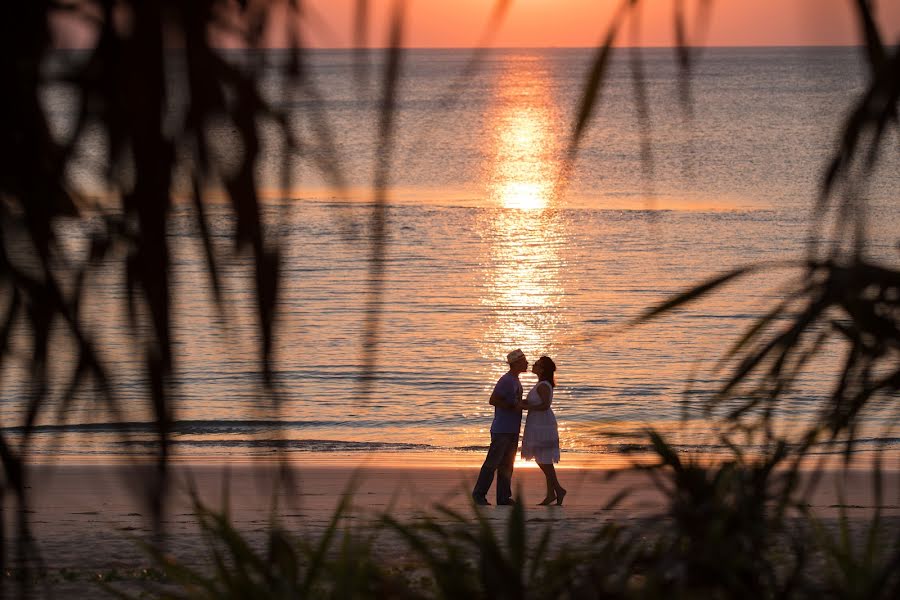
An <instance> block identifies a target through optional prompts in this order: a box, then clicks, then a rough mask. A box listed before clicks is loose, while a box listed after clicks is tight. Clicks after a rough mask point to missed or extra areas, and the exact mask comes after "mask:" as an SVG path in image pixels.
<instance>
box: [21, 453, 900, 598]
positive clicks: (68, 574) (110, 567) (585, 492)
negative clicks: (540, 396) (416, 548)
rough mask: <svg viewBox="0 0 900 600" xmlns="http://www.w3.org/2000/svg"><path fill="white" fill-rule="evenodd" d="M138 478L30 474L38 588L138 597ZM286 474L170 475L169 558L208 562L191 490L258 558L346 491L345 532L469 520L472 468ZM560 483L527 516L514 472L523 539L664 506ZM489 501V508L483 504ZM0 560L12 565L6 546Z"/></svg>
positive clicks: (125, 471)
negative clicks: (386, 521)
mask: <svg viewBox="0 0 900 600" xmlns="http://www.w3.org/2000/svg"><path fill="white" fill-rule="evenodd" d="M226 474H227V476H226ZM147 475H148V471H145V470H143V468H137V467H133V466H132V467H126V466H121V465H120V466H111V465H82V466H73V465H67V466H49V465H42V466H35V467H33V469H32V471H31V479H30V480H29V490H28V491H29V493H30V494H31V498H30V507H29V510H30V511H31V512H30V514H29V517H30V522H31V524H32V532H33V535H34V538H35V539H36V541H37V547H38V549H39V552H40V561H41V563H42V564H43V566H44V567H45V568H46V569H47V573H48V575H47V576H44V577H43V583H41V584H39V585H49V586H50V587H49V588H47V589H52V590H54V591H56V592H59V593H66V594H69V595H73V594H74V596H73V597H82V596H86V597H88V596H90V595H91V593H90V590H92V589H93V590H94V591H95V592H96V591H97V588H95V587H92V586H93V584H92V583H91V580H92V579H98V578H104V577H110V576H111V574H114V575H115V576H116V577H122V578H124V580H125V581H124V584H125V585H126V586H128V587H132V586H134V587H136V588H139V586H140V582H139V581H131V582H129V581H128V579H129V578H130V577H132V576H133V574H135V573H140V572H141V570H142V569H145V568H147V567H150V566H151V565H152V561H151V560H150V559H149V558H148V557H147V555H146V554H145V553H144V551H143V550H142V549H141V548H140V546H139V543H138V540H141V539H146V538H147V537H148V536H149V535H150V533H151V531H152V528H151V522H150V518H149V514H150V513H149V510H148V507H147V505H146V504H145V503H144V502H143V501H142V499H141V497H140V494H139V493H137V492H136V491H135V490H139V489H140V484H141V482H142V481H146V480H147ZM293 475H294V477H295V485H294V488H293V490H287V489H285V488H281V489H279V487H278V486H277V485H276V484H277V480H278V469H277V467H276V466H275V465H272V464H240V465H231V466H225V465H210V464H204V465H177V466H175V467H174V477H173V481H174V485H173V489H172V493H171V494H170V497H169V501H168V503H167V505H166V516H165V519H164V525H165V529H166V532H167V533H168V534H169V537H168V542H167V543H168V546H167V550H168V552H170V553H171V554H172V555H174V556H176V557H178V558H179V559H181V560H184V561H187V562H191V563H197V564H204V563H205V562H206V561H207V560H208V556H207V555H206V554H205V546H204V543H203V538H202V536H201V534H200V532H199V530H198V527H197V524H196V520H195V518H194V511H193V507H192V504H191V499H190V495H189V493H188V489H189V488H190V487H191V486H194V487H195V488H196V490H197V492H198V494H199V496H200V498H201V499H202V500H203V502H204V503H206V504H207V505H208V506H210V507H211V508H215V509H217V508H221V507H222V506H223V496H224V494H223V491H224V490H226V489H227V490H228V502H229V507H230V514H231V518H232V520H233V522H234V524H235V525H236V527H237V528H238V529H239V530H240V531H241V532H243V533H245V534H246V535H247V536H248V539H249V540H250V541H251V543H253V544H254V545H256V544H258V545H259V547H260V548H262V547H264V543H265V532H266V531H267V528H268V526H269V523H270V522H271V519H270V517H271V515H272V507H273V506H274V507H275V511H274V512H275V514H276V515H277V517H278V520H279V522H280V523H281V524H282V526H283V527H284V528H286V529H287V530H288V531H289V532H291V533H293V534H296V535H297V536H306V537H307V538H308V537H309V536H313V537H315V536H317V535H319V534H321V532H323V531H324V530H325V529H326V527H327V525H328V522H329V519H330V517H331V515H332V514H333V511H334V510H335V507H336V505H337V503H338V501H339V500H340V498H341V497H342V496H343V494H344V493H345V492H347V491H348V490H352V492H353V506H354V508H353V510H352V512H351V514H349V515H348V517H347V520H346V521H345V523H346V524H347V526H349V527H352V528H356V527H365V526H366V525H367V524H368V523H371V522H373V521H374V520H376V519H378V518H379V517H380V516H381V515H383V514H385V513H390V514H391V515H393V516H394V517H396V518H398V519H399V520H401V521H405V522H413V521H414V520H415V519H417V518H420V517H421V516H422V515H423V514H434V510H433V509H434V507H435V506H436V505H438V504H440V505H445V506H448V507H451V508H453V509H456V510H458V511H461V512H470V511H471V510H473V509H472V508H471V507H470V499H469V491H470V489H471V486H472V483H473V482H474V480H475V477H476V475H477V469H476V468H472V467H415V466H410V467H403V466H396V465H395V466H390V467H378V466H374V465H371V464H370V465H369V466H365V467H362V468H355V467H354V466H353V465H349V464H348V465H337V466H335V465H329V466H323V465H309V464H297V465H294V468H293ZM561 478H562V481H563V484H564V485H565V486H566V487H567V488H568V490H569V494H568V496H567V498H566V501H565V506H562V507H549V508H548V507H541V506H535V504H536V503H537V502H538V501H539V500H540V499H541V498H543V495H544V482H543V477H542V475H541V473H540V472H539V471H538V470H537V469H518V470H517V471H516V474H515V480H514V481H515V485H516V486H518V488H517V489H518V490H519V491H518V497H519V498H520V499H522V500H523V501H524V502H525V504H526V521H527V523H528V531H529V535H532V534H533V535H534V537H535V538H536V537H537V536H538V534H539V532H540V531H542V530H543V529H544V528H546V527H550V528H552V530H553V536H554V539H555V540H557V543H561V542H572V543H576V544H577V543H578V542H579V541H586V540H587V539H588V538H589V536H590V535H591V534H592V533H593V532H595V531H596V530H597V529H598V528H599V527H600V526H602V524H603V523H605V522H608V521H610V520H613V521H617V522H621V523H623V524H624V523H627V522H628V521H636V520H637V521H639V520H641V519H646V518H648V517H651V516H653V515H656V514H659V513H661V512H662V511H663V510H664V508H665V503H664V497H663V496H662V494H660V493H659V492H658V491H657V490H655V489H654V488H653V486H652V485H651V483H650V480H649V478H648V477H647V476H646V475H645V474H641V473H636V472H621V473H618V474H616V475H613V472H612V471H603V470H596V469H567V470H565V471H563V472H562V474H561ZM839 480H840V478H839V477H837V476H836V475H835V474H834V473H830V474H828V475H827V476H826V477H825V478H824V479H823V480H822V482H821V484H820V485H819V486H818V488H817V491H816V492H815V493H814V494H813V495H812V496H810V498H809V504H810V505H811V507H812V510H813V512H814V513H815V514H816V515H817V516H819V517H821V518H823V519H826V520H832V519H834V518H835V517H836V516H837V515H838V514H839V512H840V510H841V508H840V507H841V506H843V507H844V509H845V510H846V512H847V514H848V515H850V517H851V518H852V519H853V520H854V522H856V523H858V524H860V526H862V525H863V524H865V523H867V522H868V519H869V518H870V517H871V515H872V514H873V512H874V508H875V499H874V494H873V486H872V481H871V476H870V475H869V474H868V473H866V472H859V471H854V472H850V473H848V475H847V477H846V478H845V479H844V481H845V485H844V495H843V497H841V496H840V494H838V492H837V491H836V490H837V487H838V486H837V485H836V484H837V481H839ZM884 484H885V487H884V495H883V499H882V503H881V507H882V514H883V515H884V516H886V517H888V519H887V523H888V524H890V526H892V527H896V526H897V523H898V522H900V476H898V473H897V472H890V473H888V474H887V476H886V477H885V478H884ZM625 489H628V490H630V493H629V494H628V495H627V496H626V497H625V499H624V500H623V501H622V502H621V503H620V504H619V505H618V506H616V507H615V508H613V509H607V508H605V505H606V504H607V503H609V501H610V500H611V499H612V498H613V497H615V496H616V494H618V493H619V492H621V491H622V490H625ZM491 494H493V489H492V490H491ZM489 499H490V500H491V502H493V501H494V498H493V497H489ZM12 508H13V505H12V504H11V503H10V500H9V496H7V500H6V506H5V510H4V512H5V526H6V531H7V532H12V531H14V529H13V528H12V525H13V518H14V512H13V511H12V510H11V509H12ZM479 510H481V512H482V514H484V515H485V516H486V517H487V518H488V520H489V521H491V522H492V523H494V524H498V525H499V524H502V523H505V521H506V519H507V518H508V516H509V513H510V509H509V508H508V507H495V506H491V507H485V508H482V509H479ZM7 543H8V544H10V543H11V540H7ZM379 543H382V544H384V546H385V556H388V557H391V559H392V560H394V559H396V560H405V559H406V558H408V557H405V556H404V554H407V553H408V552H409V551H408V550H407V549H406V548H405V547H404V546H403V544H402V543H400V542H399V540H396V539H390V538H389V537H388V538H385V539H384V540H382V541H379ZM7 556H14V548H13V546H11V545H8V554H7ZM14 564H15V563H14V562H13V565H14ZM60 574H62V575H60ZM129 574H132V575H129ZM7 577H8V578H9V575H7ZM48 582H49V583H48Z"/></svg>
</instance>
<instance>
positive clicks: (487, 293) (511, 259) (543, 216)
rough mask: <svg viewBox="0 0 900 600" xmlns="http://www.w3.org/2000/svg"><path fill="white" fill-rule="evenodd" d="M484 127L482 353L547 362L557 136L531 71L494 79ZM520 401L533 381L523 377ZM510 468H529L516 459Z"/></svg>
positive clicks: (558, 303) (554, 315) (552, 321)
mask: <svg viewBox="0 0 900 600" xmlns="http://www.w3.org/2000/svg"><path fill="white" fill-rule="evenodd" d="M488 122H489V125H488V127H491V128H492V130H493V132H494V135H493V138H492V139H493V140H494V144H495V147H494V148H493V149H492V152H490V153H488V155H489V156H493V163H492V164H490V165H488V168H487V169H486V171H487V172H489V173H491V177H490V181H489V184H488V193H489V197H490V199H491V200H492V204H494V205H496V206H497V207H498V208H497V210H494V211H489V212H487V213H485V217H484V218H483V220H482V222H481V223H479V224H478V227H479V229H480V232H481V234H482V235H483V236H484V237H485V238H486V239H487V240H489V246H488V247H489V250H488V253H487V255H486V256H485V261H484V262H485V284H484V286H483V288H482V296H481V304H482V306H483V307H485V308H486V309H488V311H489V313H490V315H491V318H490V320H489V321H488V323H487V325H486V327H485V329H484V331H483V341H482V345H481V348H482V353H483V355H484V358H485V359H487V360H489V361H491V363H492V364H496V365H497V366H496V368H497V370H498V372H497V373H493V375H499V371H502V370H503V367H504V365H503V364H502V363H498V362H497V359H498V358H502V357H503V356H504V355H505V354H506V353H507V352H509V351H510V350H511V349H513V348H522V350H524V351H525V353H526V355H527V356H528V359H529V362H531V363H533V362H534V361H535V360H536V359H537V358H538V357H539V356H540V355H542V354H550V355H554V354H555V350H556V346H555V341H556V337H557V335H558V333H559V332H560V331H561V330H563V329H564V328H565V327H564V321H565V317H564V314H565V313H564V311H565V306H564V298H565V288H564V286H563V278H562V276H561V275H562V273H561V271H562V270H563V269H564V267H565V261H564V258H563V255H562V250H563V248H564V245H565V243H566V232H565V229H564V225H563V223H562V221H561V220H560V219H559V218H558V215H557V214H556V212H555V211H554V210H553V205H554V198H553V189H554V186H555V177H556V173H557V170H558V165H557V162H556V156H557V147H558V145H559V135H558V133H559V132H556V131H554V127H553V124H554V123H556V122H558V120H557V119H555V106H554V105H553V102H552V98H551V96H550V94H549V91H548V89H547V80H546V79H545V77H544V76H542V69H541V68H540V66H539V65H535V64H532V63H513V64H511V65H510V71H509V72H508V73H507V74H506V76H504V77H503V78H501V80H500V82H499V84H498V88H497V90H496V95H495V108H494V110H493V112H492V113H491V115H490V118H489V121H488ZM521 379H522V384H523V386H524V387H525V390H526V393H527V390H528V389H529V388H530V386H531V385H532V384H533V380H534V377H533V375H530V374H528V375H523V376H522V378H521ZM561 425H562V423H561ZM516 466H518V467H533V466H534V463H533V462H525V461H522V460H521V458H517V460H516Z"/></svg>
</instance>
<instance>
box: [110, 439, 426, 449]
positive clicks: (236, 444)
mask: <svg viewBox="0 0 900 600" xmlns="http://www.w3.org/2000/svg"><path fill="white" fill-rule="evenodd" d="M116 444H117V445H121V446H128V447H130V448H134V447H155V446H156V442H152V441H146V440H141V441H120V442H116ZM170 444H171V445H173V446H185V447H191V448H257V449H261V448H262V449H266V448H271V449H285V450H301V451H305V452H369V451H373V450H381V451H395V452H400V451H404V450H439V449H440V448H438V447H436V446H431V445H429V444H417V443H413V442H409V443H407V442H350V441H345V440H273V439H267V440H248V439H238V440H235V439H227V440H177V439H176V440H172V441H171V442H170Z"/></svg>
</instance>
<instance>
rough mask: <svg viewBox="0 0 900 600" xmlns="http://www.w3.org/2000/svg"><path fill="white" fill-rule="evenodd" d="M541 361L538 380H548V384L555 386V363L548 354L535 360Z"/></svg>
mask: <svg viewBox="0 0 900 600" xmlns="http://www.w3.org/2000/svg"><path fill="white" fill-rule="evenodd" d="M537 361H538V362H539V363H541V369H542V370H541V374H540V376H538V380H539V381H549V382H550V385H551V386H553V387H556V377H555V376H554V375H553V374H554V373H556V363H555V362H553V359H552V358H550V357H549V356H542V357H540V358H539V359H538V360H537Z"/></svg>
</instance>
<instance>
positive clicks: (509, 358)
mask: <svg viewBox="0 0 900 600" xmlns="http://www.w3.org/2000/svg"><path fill="white" fill-rule="evenodd" d="M523 358H525V353H524V352H522V351H521V350H519V349H518V348H516V349H515V350H513V351H512V352H510V353H509V354H507V355H506V362H508V363H509V364H513V363H514V362H516V361H517V360H522V359H523Z"/></svg>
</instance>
